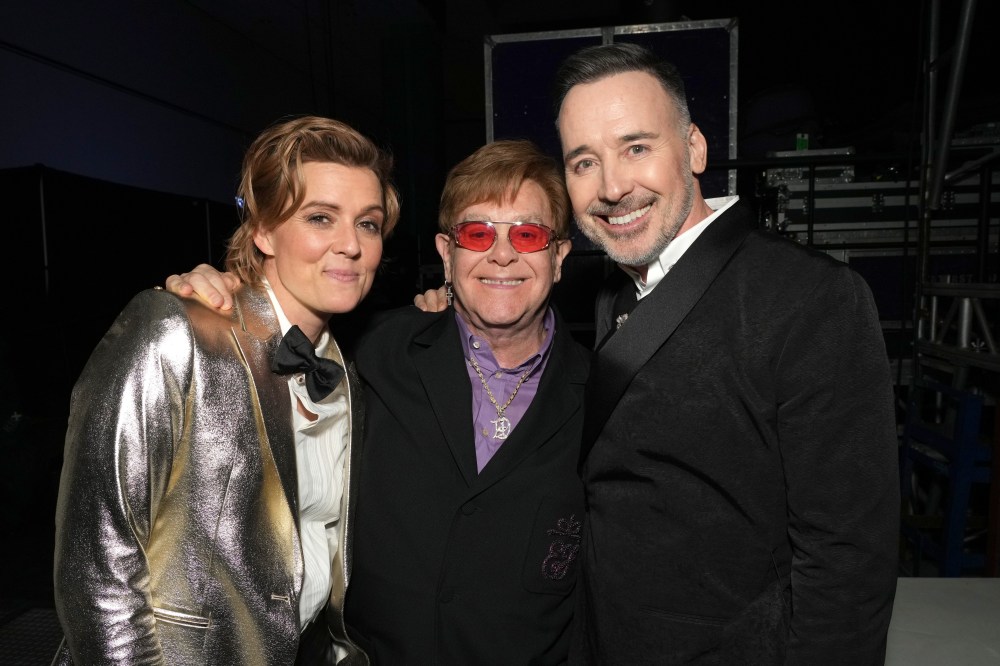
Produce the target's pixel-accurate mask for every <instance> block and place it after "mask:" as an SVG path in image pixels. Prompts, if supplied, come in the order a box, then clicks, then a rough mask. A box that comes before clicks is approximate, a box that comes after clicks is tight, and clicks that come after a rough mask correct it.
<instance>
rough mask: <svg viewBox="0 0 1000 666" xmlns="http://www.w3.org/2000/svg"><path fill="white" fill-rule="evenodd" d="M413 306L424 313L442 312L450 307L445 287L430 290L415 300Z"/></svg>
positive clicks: (418, 295) (417, 296)
mask: <svg viewBox="0 0 1000 666" xmlns="http://www.w3.org/2000/svg"><path fill="white" fill-rule="evenodd" d="M413 304H414V305H415V306H417V307H418V308H420V309H421V310H423V311H424V312H441V311H442V310H444V309H445V308H447V307H448V296H447V294H446V293H445V288H444V287H438V288H437V289H428V290H427V291H425V292H424V293H422V294H417V295H416V296H415V297H414V298H413Z"/></svg>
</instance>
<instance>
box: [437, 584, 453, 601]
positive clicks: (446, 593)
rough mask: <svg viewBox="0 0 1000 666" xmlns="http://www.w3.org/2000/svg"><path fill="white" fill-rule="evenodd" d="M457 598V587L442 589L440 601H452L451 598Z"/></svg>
mask: <svg viewBox="0 0 1000 666" xmlns="http://www.w3.org/2000/svg"><path fill="white" fill-rule="evenodd" d="M454 598H455V588H453V587H446V588H444V589H443V590H441V595H440V596H439V597H438V601H440V602H441V603H443V604H449V603H451V600H452V599H454Z"/></svg>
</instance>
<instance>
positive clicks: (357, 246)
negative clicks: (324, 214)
mask: <svg viewBox="0 0 1000 666" xmlns="http://www.w3.org/2000/svg"><path fill="white" fill-rule="evenodd" d="M330 251H331V252H333V253H334V254H342V255H344V256H345V257H349V258H351V259H356V258H357V257H358V256H360V255H361V243H360V242H359V241H358V229H357V227H355V226H354V225H353V224H338V225H336V226H335V228H334V231H333V238H332V239H331V242H330Z"/></svg>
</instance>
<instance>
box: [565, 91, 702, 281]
mask: <svg viewBox="0 0 1000 666" xmlns="http://www.w3.org/2000/svg"><path fill="white" fill-rule="evenodd" d="M558 125H559V136H560V138H561V140H562V147H563V160H564V163H565V168H566V186H567V188H568V189H569V196H570V199H571V201H572V203H573V213H574V215H575V217H576V220H577V224H578V225H579V226H580V229H581V231H583V233H584V234H585V235H586V236H587V237H588V238H589V239H590V240H591V241H593V242H594V243H595V244H597V245H598V246H599V247H601V248H602V249H603V250H604V251H605V252H607V254H608V256H610V257H611V258H612V259H613V260H614V261H616V262H618V263H620V264H624V265H627V266H636V267H641V268H643V269H644V267H645V265H646V264H648V263H649V262H650V261H652V260H653V259H655V258H656V257H657V256H659V254H660V253H661V252H662V251H663V249H664V248H665V247H666V246H667V245H668V244H669V243H670V241H672V240H673V239H674V237H675V236H676V235H677V234H678V233H682V232H683V231H686V230H687V229H688V228H690V227H692V226H694V225H695V224H697V223H698V222H700V221H701V220H702V219H704V218H705V217H706V216H707V214H708V213H707V212H706V210H707V206H705V204H704V201H703V200H702V198H701V191H700V188H699V187H698V181H697V180H696V179H695V178H694V174H699V173H701V172H702V171H704V170H705V157H706V149H707V146H706V143H705V137H704V136H702V134H701V132H700V131H699V130H698V128H697V127H696V126H695V125H693V124H692V125H690V126H688V127H685V128H680V127H679V126H678V125H679V123H678V120H677V111H676V107H675V105H674V104H673V102H672V100H671V99H670V97H669V96H668V95H667V93H666V92H665V91H664V90H663V88H662V86H661V85H660V83H659V82H658V81H657V80H656V79H655V78H654V77H653V76H651V75H650V74H647V73H646V72H639V71H632V72H625V73H623V74H616V75H613V76H609V77H606V78H603V79H599V80H597V81H594V82H592V83H585V84H581V85H577V86H574V87H573V88H571V89H570V91H569V93H567V95H566V97H565V99H564V100H563V103H562V107H561V108H560V111H559V119H558ZM682 129H683V131H682ZM709 212H710V211H709Z"/></svg>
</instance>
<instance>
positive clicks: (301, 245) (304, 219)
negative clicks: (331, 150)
mask: <svg viewBox="0 0 1000 666" xmlns="http://www.w3.org/2000/svg"><path fill="white" fill-rule="evenodd" d="M301 173H302V175H303V178H304V181H305V186H304V191H305V197H304V199H303V202H302V205H301V206H300V207H299V208H298V210H296V211H295V212H294V213H293V214H292V216H291V217H290V218H288V219H287V220H285V221H284V222H282V223H281V224H279V225H278V226H277V227H275V228H273V229H271V230H267V231H265V230H258V231H257V232H256V234H255V235H254V243H255V244H256V245H257V247H258V248H259V249H260V251H261V252H263V253H264V255H265V259H264V275H265V276H266V277H267V279H268V282H270V283H271V287H272V289H274V294H275V296H276V297H277V299H278V303H280V304H281V309H282V310H284V312H285V316H287V317H288V320H289V321H290V322H291V323H293V324H298V326H299V327H300V328H301V329H302V330H303V332H305V333H306V335H307V336H309V337H310V339H313V340H315V339H316V336H317V335H318V334H319V332H320V331H321V329H322V327H323V326H325V324H326V322H327V320H328V319H329V318H330V315H331V314H333V313H340V312H348V311H350V310H353V309H354V308H355V307H356V306H357V305H358V303H360V302H361V299H363V298H364V297H365V296H366V295H367V294H368V291H369V290H370V289H371V286H372V281H373V279H374V276H375V269H376V268H378V265H379V261H380V260H381V259H382V236H381V233H380V230H381V227H382V224H383V221H384V219H385V211H384V209H383V205H382V188H381V186H380V185H379V181H378V178H377V177H376V176H375V174H374V173H373V172H372V171H371V170H370V169H366V168H361V167H348V166H344V165H341V164H335V163H332V162H306V163H305V164H303V165H302V167H301Z"/></svg>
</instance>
